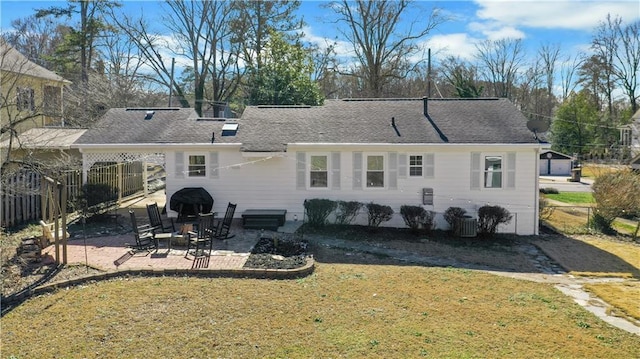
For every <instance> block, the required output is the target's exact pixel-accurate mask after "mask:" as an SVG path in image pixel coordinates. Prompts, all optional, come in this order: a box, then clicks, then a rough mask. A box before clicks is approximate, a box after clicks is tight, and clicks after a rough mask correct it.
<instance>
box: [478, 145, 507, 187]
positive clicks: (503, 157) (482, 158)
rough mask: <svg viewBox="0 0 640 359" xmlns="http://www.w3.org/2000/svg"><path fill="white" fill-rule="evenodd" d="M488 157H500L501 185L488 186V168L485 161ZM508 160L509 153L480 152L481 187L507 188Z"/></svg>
mask: <svg viewBox="0 0 640 359" xmlns="http://www.w3.org/2000/svg"><path fill="white" fill-rule="evenodd" d="M487 157H500V187H487V186H486V184H485V182H486V174H487V169H486V168H485V161H486V160H487ZM506 161H507V154H506V153H504V152H481V153H480V189H481V190H485V191H502V190H504V189H505V185H506V183H505V181H506V178H505V174H506V171H505V162H506Z"/></svg>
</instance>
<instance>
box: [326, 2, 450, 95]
mask: <svg viewBox="0 0 640 359" xmlns="http://www.w3.org/2000/svg"><path fill="white" fill-rule="evenodd" d="M410 5H411V2H410V1H406V0H400V1H382V0H372V1H364V0H359V1H355V2H353V1H348V0H342V1H334V2H331V3H330V4H329V5H328V6H329V7H330V8H331V9H333V10H334V11H335V12H336V14H337V15H338V20H337V22H338V24H342V25H344V27H343V28H340V29H339V31H340V32H341V33H342V34H343V35H344V36H345V37H346V39H347V40H348V41H349V42H351V44H352V45H353V50H354V53H355V57H356V64H355V65H354V66H353V67H352V68H351V69H350V70H347V71H344V72H343V73H344V74H346V75H349V76H353V77H355V78H357V81H358V82H359V83H360V85H361V91H362V94H361V95H363V96H372V97H381V96H383V94H384V91H385V87H386V86H387V85H388V84H389V83H390V82H391V81H392V80H393V79H402V78H405V77H406V76H407V74H408V73H410V72H411V71H413V70H414V69H415V68H416V66H417V64H418V63H420V62H421V61H415V60H414V59H413V58H412V57H414V56H415V55H417V54H419V52H420V51H421V50H422V49H421V48H420V46H419V44H418V41H419V40H423V39H424V38H425V37H426V36H427V35H428V34H429V33H430V32H431V31H432V30H433V29H434V28H436V27H437V26H438V25H439V24H441V23H442V22H443V21H444V18H443V17H441V16H440V14H439V12H438V11H437V10H433V11H432V12H431V13H430V14H429V15H428V16H426V17H420V15H421V14H417V15H416V20H414V21H412V22H410V23H408V24H407V25H406V27H403V26H401V18H402V16H409V14H410V12H411V11H415V8H414V7H411V6H410Z"/></svg>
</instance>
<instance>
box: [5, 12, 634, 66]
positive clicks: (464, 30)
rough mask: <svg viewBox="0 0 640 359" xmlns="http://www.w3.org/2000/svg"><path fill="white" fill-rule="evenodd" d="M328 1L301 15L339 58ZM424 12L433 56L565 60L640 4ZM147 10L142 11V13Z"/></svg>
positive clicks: (342, 49) (415, 16)
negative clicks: (514, 48) (552, 54)
mask: <svg viewBox="0 0 640 359" xmlns="http://www.w3.org/2000/svg"><path fill="white" fill-rule="evenodd" d="M122 2H123V3H124V7H123V10H124V11H126V12H127V13H128V14H130V15H132V16H135V15H138V14H139V13H140V12H141V11H144V14H145V17H146V18H147V19H149V20H151V21H152V20H153V19H154V18H159V17H160V13H159V9H160V8H161V7H160V6H159V4H158V3H159V2H158V1H127V0H124V1H122ZM56 3H58V5H60V4H64V3H65V1H24V0H19V1H16V0H0V28H1V29H2V31H8V30H10V29H11V21H12V20H14V19H18V18H25V17H27V16H29V15H32V14H33V13H34V10H33V9H34V8H46V7H49V6H51V5H55V4H56ZM326 3H327V2H326V1H304V0H303V1H302V5H301V8H300V14H301V15H302V16H304V20H305V22H306V23H307V24H308V25H307V27H306V28H305V29H304V32H305V35H306V38H307V40H309V41H311V42H315V43H318V44H320V45H324V44H326V42H327V41H326V39H329V40H330V41H331V42H334V41H335V42H336V44H337V50H338V51H339V53H340V54H343V55H345V54H348V53H350V51H351V50H350V49H349V44H348V43H346V42H344V41H343V40H341V36H340V34H339V33H338V32H337V31H336V27H335V25H334V24H331V23H330V22H329V21H331V20H332V19H333V17H332V16H333V15H332V13H331V11H330V10H329V9H327V8H324V7H323V6H322V5H323V4H324V5H326ZM416 5H417V6H418V7H419V8H420V9H421V10H422V11H418V10H416V11H413V12H411V13H410V14H406V16H404V17H403V19H402V20H403V24H404V25H405V26H408V24H410V23H411V22H412V21H420V20H421V19H424V18H425V17H426V16H427V15H428V14H429V13H430V12H431V10H432V9H434V8H437V9H439V11H440V12H441V14H442V15H443V16H445V17H447V18H448V19H449V20H448V21H447V22H445V23H443V24H441V25H440V26H438V27H437V28H436V29H435V30H433V31H432V32H431V33H430V35H429V37H428V38H427V39H425V42H424V46H425V48H431V49H432V53H433V55H434V57H439V58H444V57H446V56H449V55H454V56H459V57H461V58H462V59H466V60H472V59H473V53H474V52H475V44H477V43H479V42H482V41H485V40H499V39H504V38H512V39H513V38H516V39H522V40H523V43H524V44H525V47H527V48H528V52H529V53H531V54H535V51H536V49H538V48H539V47H540V46H541V45H545V44H546V45H556V44H557V45H559V46H560V48H561V51H562V53H563V54H564V55H574V54H575V53H577V52H579V51H582V50H586V49H588V48H589V43H590V41H591V37H592V35H593V32H594V28H595V27H596V26H597V25H598V23H599V22H601V21H603V20H605V17H606V16H607V14H611V15H612V16H616V15H619V16H621V17H622V19H623V21H624V22H625V23H630V22H634V21H640V1H638V0H618V1H607V0H600V1H594V0H586V1H585V0H534V1H532V0H513V1H506V0H501V1H498V0H475V1H416ZM141 9H142V10H141Z"/></svg>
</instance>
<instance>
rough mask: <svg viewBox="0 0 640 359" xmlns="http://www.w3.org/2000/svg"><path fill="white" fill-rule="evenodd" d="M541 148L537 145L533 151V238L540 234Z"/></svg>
mask: <svg viewBox="0 0 640 359" xmlns="http://www.w3.org/2000/svg"><path fill="white" fill-rule="evenodd" d="M541 147H542V146H540V145H538V147H536V148H535V149H534V150H533V151H534V152H535V156H536V167H535V171H533V174H534V176H533V177H534V181H533V182H534V183H535V189H536V193H535V195H534V202H533V208H534V211H533V214H534V216H535V217H533V218H534V223H535V224H536V225H535V226H534V227H533V234H534V235H535V236H537V235H539V234H540V149H541Z"/></svg>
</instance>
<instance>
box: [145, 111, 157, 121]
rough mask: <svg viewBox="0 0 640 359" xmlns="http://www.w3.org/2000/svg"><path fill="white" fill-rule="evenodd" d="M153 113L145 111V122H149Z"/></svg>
mask: <svg viewBox="0 0 640 359" xmlns="http://www.w3.org/2000/svg"><path fill="white" fill-rule="evenodd" d="M155 113H156V112H155V111H147V113H146V114H145V115H144V119H145V120H150V119H151V118H152V117H153V114H155Z"/></svg>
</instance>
